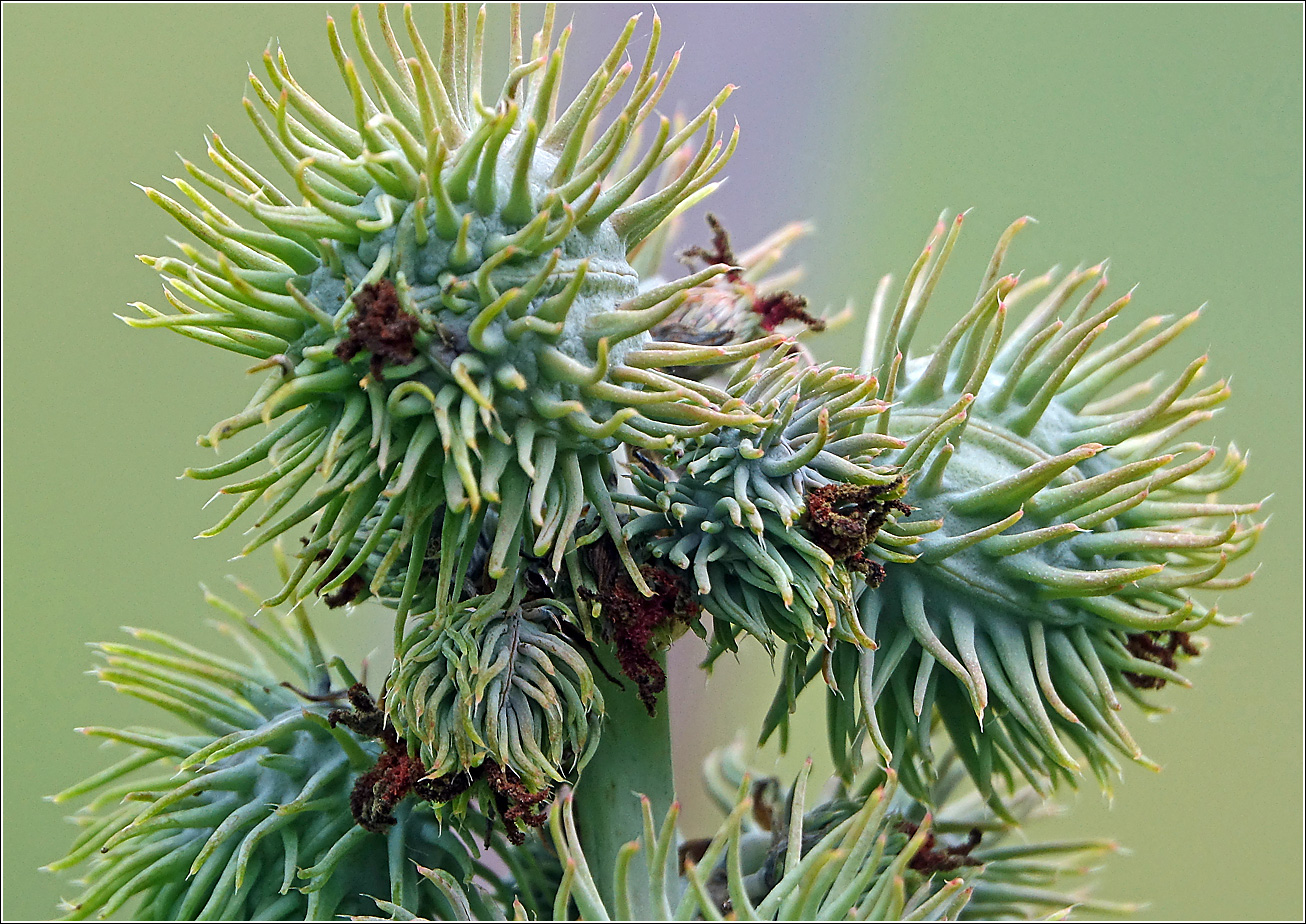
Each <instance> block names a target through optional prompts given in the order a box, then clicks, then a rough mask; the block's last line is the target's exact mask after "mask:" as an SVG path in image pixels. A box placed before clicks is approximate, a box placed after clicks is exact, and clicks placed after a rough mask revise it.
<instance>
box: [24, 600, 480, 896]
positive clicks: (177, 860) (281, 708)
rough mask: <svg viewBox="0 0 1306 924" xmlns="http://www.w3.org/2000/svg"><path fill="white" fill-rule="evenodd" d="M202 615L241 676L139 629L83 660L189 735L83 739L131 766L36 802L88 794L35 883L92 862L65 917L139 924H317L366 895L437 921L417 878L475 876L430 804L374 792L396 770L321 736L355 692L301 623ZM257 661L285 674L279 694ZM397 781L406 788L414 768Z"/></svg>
mask: <svg viewBox="0 0 1306 924" xmlns="http://www.w3.org/2000/svg"><path fill="white" fill-rule="evenodd" d="M210 602H211V603H213V604H214V606H215V607H216V608H217V609H218V611H219V612H220V613H222V614H223V617H224V618H223V623H222V627H223V628H224V629H226V630H229V632H230V634H232V635H233V636H234V637H235V638H236V640H237V641H239V642H240V643H241V645H242V646H243V647H245V648H246V649H247V650H248V651H249V652H250V653H251V657H250V658H249V659H248V660H244V661H238V660H232V659H229V658H226V657H222V656H219V655H216V654H211V653H209V652H207V651H204V650H202V649H199V648H196V647H194V646H192V645H189V644H186V643H184V642H181V641H178V640H177V639H174V638H172V637H171V636H167V635H163V634H161V633H157V632H150V631H145V630H131V632H132V635H133V636H134V637H135V638H136V639H137V640H138V641H139V642H141V643H143V644H140V645H130V644H119V643H108V642H106V643H103V644H101V645H99V646H97V649H98V652H99V654H100V655H101V656H102V657H103V658H104V666H103V667H101V668H99V670H98V671H97V674H98V676H99V677H100V679H101V680H103V681H105V682H106V683H109V684H111V685H113V687H114V688H115V689H117V690H119V691H121V692H123V693H126V694H128V695H130V696H135V697H138V698H140V699H144V700H146V701H147V702H150V703H153V704H155V705H157V706H159V707H161V708H162V709H165V710H167V711H168V712H170V713H172V714H173V715H175V716H180V717H182V718H183V719H184V720H185V721H186V723H187V724H188V725H189V726H190V730H189V731H188V732H185V733H181V734H177V733H171V732H165V731H158V730H153V729H140V728H130V729H115V728H84V729H81V731H82V732H84V733H85V734H87V735H91V736H93V737H96V738H102V739H104V740H106V741H107V742H111V743H115V744H119V745H123V746H125V747H126V749H127V750H128V751H129V753H128V754H127V755H126V756H125V757H124V758H123V759H122V760H120V761H118V762H117V763H115V764H113V765H112V766H111V767H108V768H107V769H105V770H103V771H101V772H100V773H97V774H95V775H94V776H91V777H89V778H88V779H86V780H84V781H83V782H81V783H78V784H77V785H75V786H72V787H70V788H68V789H66V790H64V791H63V792H61V793H59V794H58V795H56V796H54V797H52V798H53V801H55V802H64V801H67V800H70V799H74V798H78V797H81V796H86V795H92V794H94V796H95V797H94V799H93V800H92V801H91V802H90V803H89V804H88V805H87V806H86V807H85V808H83V809H82V810H81V811H80V812H78V813H77V814H76V815H75V816H73V821H74V822H75V823H76V824H78V825H79V826H81V827H82V829H83V833H82V834H81V835H80V836H79V837H78V838H77V840H76V841H75V843H74V844H73V846H72V848H71V850H70V851H69V852H68V854H67V855H66V856H65V857H63V858H62V859H60V860H58V861H56V862H54V863H51V864H50V865H49V866H48V867H47V868H48V869H51V870H66V869H70V868H72V867H75V866H78V865H80V864H82V863H86V862H87V861H89V862H90V866H89V867H88V868H87V870H86V872H85V874H84V876H83V878H82V880H81V882H82V885H83V886H84V889H83V890H82V891H81V893H80V894H79V895H78V896H77V897H76V898H73V899H71V900H69V901H67V902H65V903H64V905H63V910H64V911H66V912H67V915H68V917H69V918H71V919H82V918H87V917H91V916H93V915H97V916H100V917H104V916H107V915H110V914H112V913H113V912H114V911H116V910H118V909H120V908H122V907H123V906H124V905H126V903H127V902H129V901H133V900H135V901H137V902H139V904H137V905H136V906H135V911H134V914H135V916H136V917H139V918H144V919H163V920H194V919H214V918H218V919H235V920H240V919H245V920H295V919H300V920H325V919H328V918H332V917H334V916H336V915H341V914H346V915H347V914H361V913H363V912H365V911H366V910H367V909H368V908H369V907H371V906H372V898H373V897H374V896H378V897H379V896H388V897H389V898H390V900H391V901H393V902H395V903H397V904H402V905H403V906H404V907H406V908H409V909H411V910H413V911H414V912H416V913H419V914H426V915H430V916H433V917H441V918H443V916H445V915H447V914H448V913H450V911H451V908H450V906H449V904H448V901H447V899H446V898H445V897H444V896H443V894H442V893H441V891H440V890H439V889H438V888H436V887H435V886H434V885H433V884H432V883H430V882H429V881H427V880H426V879H423V878H422V877H420V876H419V875H418V874H417V870H416V867H415V864H421V865H422V866H430V867H436V868H439V869H444V870H448V871H450V872H451V873H453V874H454V875H455V876H457V877H458V878H459V879H460V880H466V879H470V878H471V876H473V875H474V874H475V872H476V867H477V865H478V864H477V863H476V861H475V860H474V859H473V856H472V854H471V853H470V852H469V851H468V848H467V847H466V846H465V845H464V844H463V843H462V842H461V841H460V840H459V839H458V838H457V837H456V836H455V834H454V833H453V831H452V830H451V829H449V828H448V827H447V826H446V825H444V824H443V823H442V822H441V821H440V819H439V818H438V817H437V816H436V814H435V813H434V812H433V811H432V810H431V808H430V807H429V806H427V805H425V804H423V803H421V802H417V801H414V800H407V801H401V799H402V795H403V794H404V793H402V792H399V791H397V790H396V792H393V793H390V792H385V791H384V790H385V788H386V786H387V785H393V784H397V783H399V782H400V780H399V779H398V777H399V775H400V774H399V773H398V771H401V770H403V769H405V768H402V767H398V766H391V768H390V772H389V775H388V776H385V778H383V776H384V774H383V773H382V772H380V771H383V770H384V769H385V768H384V767H382V765H381V763H379V762H378V759H379V758H380V759H381V760H382V761H384V760H385V754H384V753H383V752H381V750H380V748H379V747H378V745H377V743H376V742H375V741H373V740H370V739H369V738H368V737H366V736H361V735H359V734H356V733H355V732H354V731H348V730H346V728H345V727H340V726H339V724H338V723H336V722H334V721H333V720H332V717H333V716H334V715H335V713H336V712H337V711H338V710H336V709H335V707H337V706H339V705H341V700H342V690H343V687H346V686H349V685H351V684H354V683H355V680H354V677H353V676H352V675H351V674H350V673H349V671H348V669H346V668H345V667H344V666H343V664H341V662H340V660H339V659H338V658H335V659H332V660H331V661H330V662H329V663H330V666H328V660H327V658H326V656H325V655H324V653H323V650H322V647H321V645H320V644H319V642H318V639H317V637H316V635H315V634H314V631H313V628H312V626H311V625H310V624H309V623H308V621H307V618H306V616H305V614H304V613H303V612H302V609H300V608H296V609H295V610H294V611H293V612H292V613H291V614H288V615H286V616H277V615H275V614H271V613H269V612H267V611H264V612H263V613H261V614H260V615H259V616H258V617H257V620H254V619H247V618H246V617H244V616H242V615H240V611H239V610H238V609H236V608H235V607H234V606H232V605H231V604H229V603H226V602H225V601H222V600H219V599H217V598H215V597H212V596H211V595H210ZM270 617H271V618H270ZM265 659H266V661H280V662H283V663H285V664H287V665H288V666H289V668H290V671H289V674H288V677H287V681H286V682H285V683H283V682H282V677H281V676H278V675H275V674H273V673H272V672H271V671H270V670H269V669H268V667H267V664H266V663H265ZM391 757H392V758H393V757H394V755H391ZM394 763H395V761H394V760H393V759H392V760H391V761H390V764H391V765H393V764H394ZM406 769H407V770H409V771H410V774H409V775H410V777H411V779H409V780H408V781H407V782H408V784H409V786H411V784H412V782H413V781H414V780H416V779H420V777H421V775H422V772H421V768H420V765H415V764H414V765H413V766H410V767H407V768H406ZM369 780H370V781H371V782H372V783H373V784H375V785H374V786H372V787H367V788H368V791H367V792H363V789H364V788H365V787H363V786H362V785H361V783H362V782H367V781H369ZM360 781H361V782H360ZM390 796H396V798H393V799H391V798H390ZM363 802H369V803H371V805H372V806H373V808H379V809H380V812H379V814H378V815H374V816H373V818H374V820H375V821H377V822H379V823H378V824H374V825H371V830H369V829H368V828H364V827H360V826H359V825H357V824H355V818H356V817H357V816H358V815H359V811H358V809H359V808H360V807H361V804H362V803H363ZM472 901H474V902H477V903H478V907H479V908H480V911H481V913H483V914H486V915H488V914H489V907H488V906H486V905H484V903H483V902H482V901H481V899H480V897H479V896H477V895H473V896H472Z"/></svg>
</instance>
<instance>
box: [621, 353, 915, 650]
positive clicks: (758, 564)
mask: <svg viewBox="0 0 1306 924" xmlns="http://www.w3.org/2000/svg"><path fill="white" fill-rule="evenodd" d="M876 389H877V386H876V383H875V381H874V380H873V379H871V378H869V377H867V376H862V375H858V374H856V373H853V372H850V371H849V370H846V369H841V368H839V367H833V366H832V367H812V366H809V365H808V364H807V362H806V360H805V358H804V357H803V356H802V355H800V354H798V353H797V352H789V351H788V350H787V349H783V348H782V349H779V350H776V351H773V352H772V353H769V354H765V355H763V356H761V357H756V358H750V359H748V360H745V361H744V362H742V363H741V364H740V365H739V366H738V367H737V368H736V369H735V370H733V376H732V378H731V380H730V382H729V383H728V385H727V388H726V393H727V394H729V395H731V396H734V397H738V398H739V399H741V400H742V401H744V402H745V403H746V404H747V405H748V406H749V407H752V408H754V409H756V410H757V412H758V413H759V414H760V415H762V416H764V417H766V418H767V420H768V422H767V424H766V425H765V426H764V427H763V428H762V429H761V430H760V432H756V433H753V432H743V431H740V430H733V429H724V428H723V429H720V430H715V431H713V432H711V433H708V434H705V435H703V436H701V437H697V438H695V439H692V440H687V441H685V443H684V444H683V445H682V446H681V447H679V450H680V453H681V454H680V456H679V458H677V459H675V460H674V463H673V465H674V469H673V470H672V471H670V472H668V473H666V475H665V477H663V476H661V474H660V473H657V472H654V471H645V470H642V469H640V468H639V467H637V466H633V467H632V471H631V478H632V482H633V484H634V486H635V488H636V495H635V496H633V497H623V500H626V501H627V502H628V503H629V504H630V506H631V507H632V508H633V509H635V510H642V511H646V512H644V513H642V515H639V516H636V517H634V518H633V519H632V520H631V521H630V522H629V523H628V524H627V526H626V529H625V532H626V537H627V540H628V541H629V542H630V544H631V547H632V549H634V550H635V551H636V552H637V554H641V555H651V556H653V557H654V558H656V559H659V560H660V561H661V562H662V563H663V564H664V565H665V566H668V567H674V568H676V569H678V570H680V571H682V572H683V573H684V574H685V580H686V583H687V584H688V585H689V586H690V587H692V588H694V590H695V592H696V593H697V595H698V600H699V602H700V603H701V604H702V606H703V607H704V608H705V609H706V610H707V611H708V613H709V614H710V615H711V616H712V618H713V632H712V641H711V653H710V655H709V657H715V656H716V655H719V654H720V653H721V652H722V651H727V650H734V649H735V648H736V645H737V639H738V637H739V635H740V634H741V633H748V634H750V635H752V636H754V637H756V638H757V639H759V640H760V641H761V642H762V643H763V644H764V645H766V646H767V648H768V649H769V650H772V651H774V650H775V646H776V643H777V642H786V643H796V644H798V645H800V646H804V647H805V648H807V649H810V648H812V647H824V646H827V645H830V644H832V643H833V641H834V640H839V641H843V642H846V643H848V644H851V645H853V646H855V647H858V648H860V647H864V646H866V645H869V644H871V642H870V639H869V638H867V637H866V636H865V634H863V633H862V631H861V627H860V625H859V624H858V621H857V618H856V613H855V605H854V589H853V588H854V585H853V574H852V573H851V572H850V571H849V570H848V568H847V567H846V566H845V565H844V564H843V563H842V562H840V561H836V560H835V558H833V557H832V556H831V554H830V552H829V551H827V550H826V549H824V548H822V547H821V546H820V545H819V544H818V542H817V540H816V539H815V538H814V537H812V536H811V535H810V534H809V533H808V531H807V529H806V528H805V526H804V523H803V518H804V516H805V514H806V509H807V493H808V492H809V491H811V490H812V489H814V488H818V487H824V486H827V485H831V484H841V485H867V486H872V487H875V488H878V489H882V490H883V492H884V497H885V498H886V499H888V498H894V497H897V496H898V494H899V493H900V492H901V485H900V483H899V481H898V478H897V473H896V472H895V471H893V470H892V469H889V468H885V467H883V466H881V465H879V464H877V463H878V459H877V457H878V456H879V455H880V453H882V452H884V451H885V450H886V449H890V448H894V447H901V446H902V445H903V444H902V443H901V442H899V441H898V440H896V439H893V438H883V437H879V436H878V435H875V434H870V435H869V436H868V435H863V432H862V431H863V426H864V424H865V422H866V421H867V420H868V419H870V418H873V417H874V416H875V415H876V414H878V413H879V412H880V411H882V410H883V408H884V405H883V404H882V403H881V402H879V401H877V400H875V399H874V398H873V397H872V395H873V394H874V393H875V391H876ZM869 548H870V547H868V549H869Z"/></svg>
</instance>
